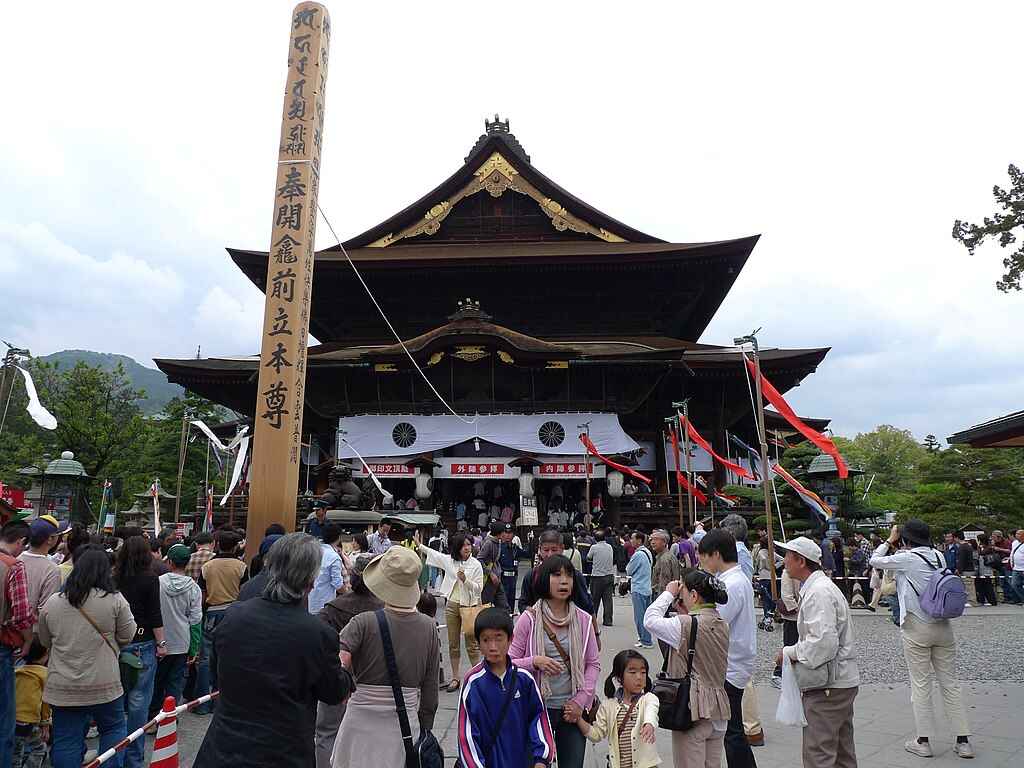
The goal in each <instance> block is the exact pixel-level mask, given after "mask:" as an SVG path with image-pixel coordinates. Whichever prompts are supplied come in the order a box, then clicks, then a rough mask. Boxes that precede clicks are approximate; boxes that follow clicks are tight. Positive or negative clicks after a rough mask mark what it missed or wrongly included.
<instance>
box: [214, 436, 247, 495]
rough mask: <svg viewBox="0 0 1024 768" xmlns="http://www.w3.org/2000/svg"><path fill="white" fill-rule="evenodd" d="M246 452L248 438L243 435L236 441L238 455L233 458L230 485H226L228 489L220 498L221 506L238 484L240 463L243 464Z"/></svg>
mask: <svg viewBox="0 0 1024 768" xmlns="http://www.w3.org/2000/svg"><path fill="white" fill-rule="evenodd" d="M248 452H249V438H248V437H243V438H242V439H241V440H239V441H238V456H237V457H236V458H235V466H234V468H233V469H232V470H231V485H229V486H228V491H227V493H225V494H224V498H223V499H221V500H220V505H221V506H222V507H223V506H224V505H225V504H227V501H228V497H229V496H231V493H232V492H233V491H234V490H235V486H236V485H238V479H239V478H240V477H241V476H242V465H243V464H245V456H246V454H247V453H248Z"/></svg>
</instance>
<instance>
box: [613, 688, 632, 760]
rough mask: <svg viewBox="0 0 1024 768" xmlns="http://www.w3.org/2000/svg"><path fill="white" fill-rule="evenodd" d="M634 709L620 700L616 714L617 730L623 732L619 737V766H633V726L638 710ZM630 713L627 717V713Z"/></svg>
mask: <svg viewBox="0 0 1024 768" xmlns="http://www.w3.org/2000/svg"><path fill="white" fill-rule="evenodd" d="M637 709H638V707H633V708H632V711H630V708H629V707H628V706H627V705H626V703H625V702H619V711H618V712H617V713H616V714H615V730H616V732H617V733H621V734H622V738H620V739H619V766H618V768H633V738H632V736H631V735H630V734H632V733H633V726H635V725H636V711H637ZM627 714H628V715H629V718H628V719H627V717H626V715H627Z"/></svg>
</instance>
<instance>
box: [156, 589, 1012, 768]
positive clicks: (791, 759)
mask: <svg viewBox="0 0 1024 768" xmlns="http://www.w3.org/2000/svg"><path fill="white" fill-rule="evenodd" d="M854 617H855V623H854V632H855V635H857V636H858V646H859V648H860V649H861V658H860V664H861V668H862V670H864V671H867V668H871V669H875V668H877V667H882V668H883V669H892V671H893V675H892V677H891V679H892V680H893V682H883V683H879V682H873V683H871V684H867V685H864V686H862V687H861V690H860V694H859V695H858V697H857V703H856V706H855V714H854V727H855V739H856V743H857V757H858V761H859V763H860V765H862V766H870V768H889V767H890V766H892V767H893V768H917V766H922V768H924V766H927V768H943V767H944V766H953V765H954V764H957V763H960V762H961V760H960V759H959V758H957V757H956V755H954V754H953V752H952V744H953V741H954V738H953V737H952V736H949V735H948V725H946V724H945V723H944V721H942V720H940V721H939V723H938V724H937V731H936V732H937V733H938V734H940V735H939V736H938V737H937V738H936V739H935V740H934V742H933V748H934V749H935V752H936V756H935V757H934V758H933V759H931V760H925V759H922V758H919V757H915V756H914V755H911V754H909V753H907V752H906V751H904V749H903V742H904V741H905V740H906V739H908V738H910V737H911V736H912V734H913V730H914V719H913V713H912V711H911V708H910V693H909V689H908V686H907V683H906V678H905V671H906V670H905V665H904V664H903V660H902V657H901V656H899V657H897V658H892V651H891V650H890V645H889V644H888V643H889V642H891V638H892V637H893V636H894V635H895V633H897V632H898V630H897V629H896V628H895V627H894V626H893V625H892V623H891V622H890V621H889V620H888V618H887V614H886V613H884V612H881V613H879V614H875V615H871V614H868V613H866V612H864V611H857V612H855V613H854ZM976 617H980V619H978V620H976V621H974V624H976V625H977V638H978V642H977V645H984V641H983V639H984V637H985V635H983V634H982V633H983V632H985V628H986V627H989V628H991V627H992V626H993V625H995V626H997V627H999V629H998V630H997V632H1000V633H1003V632H1005V629H1004V627H1005V626H1010V627H1012V628H1013V629H1014V630H1015V631H1016V632H1017V633H1020V632H1021V631H1022V630H1024V609H1021V608H1016V607H1013V606H1006V607H1003V606H1000V607H998V608H987V607H986V608H972V609H968V616H967V617H966V619H972V620H974V619H975V618H976ZM966 619H963V620H961V621H964V622H965V623H964V624H963V628H964V631H963V632H961V629H960V626H961V625H958V630H957V631H958V636H959V637H960V643H961V649H960V650H961V659H962V663H961V668H962V671H961V678H962V679H964V680H967V681H968V682H965V683H964V692H965V695H966V697H967V705H968V719H969V721H970V723H971V726H972V728H973V730H974V733H975V734H976V735H975V736H974V737H973V739H972V741H973V744H974V749H975V752H976V754H977V759H975V760H974V761H972V762H971V763H967V762H966V761H963V764H964V765H965V766H967V765H970V766H971V768H1003V767H1004V766H1007V767H1008V766H1016V768H1022V767H1024V717H1022V715H1021V713H1022V712H1024V667H1022V666H1021V664H1020V660H1021V658H1022V655H1021V652H1022V649H1024V646H1022V645H1020V644H1015V647H1007V650H1008V651H1009V652H1010V653H1009V654H1008V656H1007V657H1005V658H1003V657H1000V658H997V659H991V658H987V659H981V658H978V656H977V655H976V654H975V653H974V652H972V647H974V646H975V645H976V643H975V642H973V641H972V637H973V635H974V630H972V629H968V627H969V626H970V624H969V623H967V622H966ZM632 626H633V623H632V609H631V606H630V603H629V600H628V598H620V597H616V598H615V626H614V627H606V628H604V634H603V636H602V640H603V644H602V645H603V649H602V652H601V665H602V669H610V668H611V659H612V657H613V656H614V655H615V653H616V652H618V651H620V650H622V649H624V648H632V647H633V643H634V642H635V641H636V636H635V634H634V632H633V629H632ZM781 636H782V633H781V631H778V630H776V631H775V632H773V633H771V634H767V633H765V632H761V631H759V632H758V646H759V656H760V657H761V658H760V663H759V668H760V669H761V670H762V672H760V673H759V674H761V675H763V674H767V670H768V669H769V668H770V659H771V658H772V657H773V656H774V649H775V648H777V647H778V645H779V644H780V643H781ZM1018 636H1019V635H1018ZM884 638H889V640H884ZM1003 647H1005V646H1002V645H999V646H994V647H993V649H988V650H989V651H990V653H988V654H987V655H991V653H996V652H1001V651H1002V648H1003ZM872 648H881V649H882V650H881V652H880V653H881V655H879V653H876V654H875V655H874V658H873V660H872V659H868V658H864V656H865V655H866V654H867V653H868V651H869V649H872ZM995 649H998V651H997V650H995ZM645 655H646V656H647V658H648V660H649V662H650V664H651V670H652V673H653V672H655V671H656V670H657V669H660V664H661V654H660V653H659V652H658V650H657V649H653V650H650V651H646V652H645ZM445 656H446V658H447V649H446V650H445ZM901 667H902V670H900V668H901ZM990 670H991V671H990ZM463 671H465V669H464V670H463ZM899 671H902V673H903V674H902V676H899V677H900V679H899V680H898V681H897V677H898V675H897V674H896V673H898V672H899ZM979 675H981V677H979ZM865 677H870V678H871V679H874V680H877V679H878V678H879V675H877V674H874V675H865ZM759 679H760V678H759ZM603 684H604V674H602V676H601V678H600V681H599V688H600V687H602V686H603ZM758 694H759V697H760V703H761V716H762V720H763V722H764V731H765V740H766V745H765V746H764V747H759V748H756V749H754V755H755V757H756V759H757V763H758V765H759V766H760V768H790V767H791V766H799V765H800V764H801V758H800V740H801V732H800V729H797V728H791V727H786V726H780V725H777V724H776V722H775V717H774V715H775V706H776V703H777V701H778V691H776V690H775V689H774V688H772V687H771V686H770V685H767V684H761V685H758ZM457 707H458V698H457V694H450V693H442V694H441V698H440V707H439V709H438V712H437V717H436V719H435V724H434V732H435V735H436V736H437V738H438V740H439V741H441V744H442V746H443V748H444V750H445V754H446V755H448V756H449V757H448V758H447V759H446V760H445V765H446V766H451V765H452V762H453V760H454V755H455V735H456V727H455V720H456V713H457ZM938 711H939V712H941V707H938ZM209 722H210V718H209V717H198V716H194V715H185V716H184V717H183V718H182V720H181V722H180V725H179V744H180V749H181V758H182V759H181V765H182V766H191V764H192V759H193V757H194V755H195V754H196V751H197V750H198V748H199V745H200V743H201V742H202V737H203V734H204V733H205V730H206V728H207V726H208V724H209ZM942 734H945V735H942ZM149 742H150V746H151V745H152V738H150V740H149ZM658 747H659V752H660V754H661V756H662V759H663V760H664V761H665V763H666V764H669V765H671V759H672V747H671V737H670V735H669V734H668V732H666V731H660V730H659V731H658ZM605 754H606V750H605V749H604V748H603V747H602V746H598V747H588V750H587V762H586V765H587V766H588V768H604V767H605ZM381 768H385V767H383V766H382V767H381Z"/></svg>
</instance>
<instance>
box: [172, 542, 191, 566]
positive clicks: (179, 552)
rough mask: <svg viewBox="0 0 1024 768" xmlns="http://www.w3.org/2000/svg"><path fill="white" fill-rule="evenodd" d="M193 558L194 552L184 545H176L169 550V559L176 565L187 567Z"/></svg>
mask: <svg viewBox="0 0 1024 768" xmlns="http://www.w3.org/2000/svg"><path fill="white" fill-rule="evenodd" d="M191 558H192V550H191V549H189V548H188V547H186V546H185V545H184V544H175V545H174V546H173V547H171V548H170V549H168V550H167V559H168V560H170V561H171V562H172V563H174V564H175V565H187V564H188V561H189V560H190V559H191Z"/></svg>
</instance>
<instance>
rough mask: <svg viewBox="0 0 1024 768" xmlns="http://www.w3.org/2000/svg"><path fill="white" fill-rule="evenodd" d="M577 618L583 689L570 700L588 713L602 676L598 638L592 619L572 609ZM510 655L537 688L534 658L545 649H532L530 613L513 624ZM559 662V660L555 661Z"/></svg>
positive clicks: (531, 620) (581, 610)
mask: <svg viewBox="0 0 1024 768" xmlns="http://www.w3.org/2000/svg"><path fill="white" fill-rule="evenodd" d="M572 608H573V610H574V611H576V615H577V617H578V618H579V622H580V630H581V632H582V633H583V637H584V642H583V690H581V691H577V693H576V695H575V696H573V697H572V701H575V702H576V703H577V704H579V705H580V708H581V709H583V710H587V709H589V708H590V705H591V704H592V703H593V701H594V690H595V689H596V687H597V677H598V675H599V674H600V673H601V662H600V659H599V655H598V650H597V636H596V635H595V634H594V624H593V617H592V616H591V615H590V614H589V613H587V612H586V611H584V610H583V609H582V608H579V607H578V606H576V605H573V606H572ZM509 655H510V656H511V657H512V663H513V664H515V665H516V666H517V667H521V668H523V669H525V670H527V671H528V672H529V673H530V674H531V675H533V679H534V680H536V681H537V685H538V686H540V672H539V671H538V670H537V669H534V666H533V657H534V656H544V655H546V654H545V653H544V649H543V648H541V649H540V650H536V649H535V648H534V647H533V611H530V610H528V611H524V612H523V613H521V614H520V615H519V620H518V621H516V628H515V631H514V632H513V633H512V647H511V648H509ZM556 661H558V662H559V663H561V662H562V660H561V659H556Z"/></svg>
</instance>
